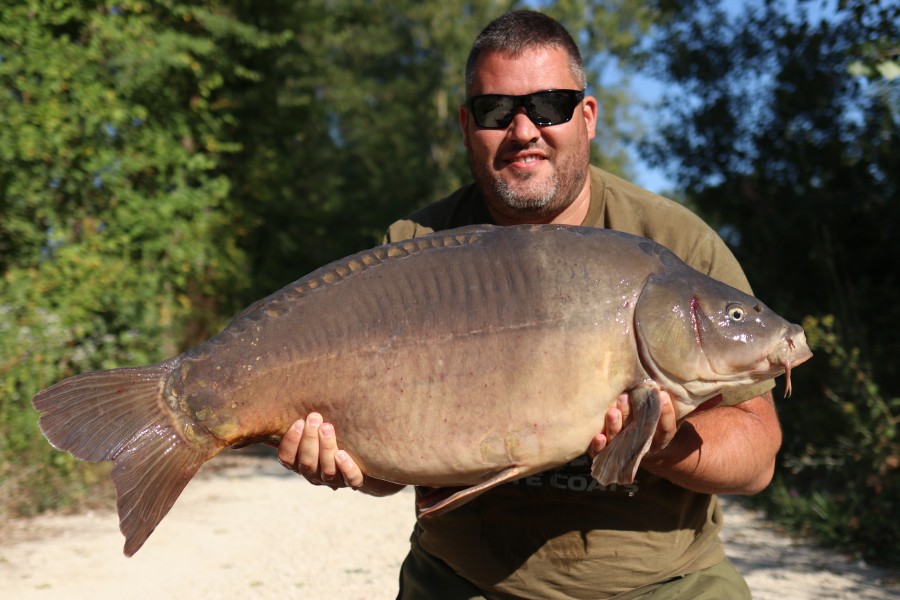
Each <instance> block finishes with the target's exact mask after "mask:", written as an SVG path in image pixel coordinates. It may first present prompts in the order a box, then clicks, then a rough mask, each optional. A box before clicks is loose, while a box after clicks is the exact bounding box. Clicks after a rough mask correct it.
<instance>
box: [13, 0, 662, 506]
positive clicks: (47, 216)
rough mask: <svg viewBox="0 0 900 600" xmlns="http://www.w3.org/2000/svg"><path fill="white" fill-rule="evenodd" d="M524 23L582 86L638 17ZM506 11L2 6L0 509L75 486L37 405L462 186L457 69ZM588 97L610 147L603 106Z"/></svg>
mask: <svg viewBox="0 0 900 600" xmlns="http://www.w3.org/2000/svg"><path fill="white" fill-rule="evenodd" d="M543 4H544V5H546V6H545V8H546V10H547V11H548V12H551V13H552V14H555V15H556V16H558V17H559V18H561V19H562V20H563V21H564V22H565V23H566V24H567V25H568V26H569V27H570V28H571V30H572V31H573V32H575V34H576V35H577V37H578V38H579V40H581V41H583V42H584V47H585V54H586V55H590V56H592V60H594V61H596V62H595V63H594V65H595V69H594V70H595V75H594V76H593V77H592V80H593V81H597V75H596V72H599V70H600V65H607V64H608V63H609V61H626V60H628V57H629V52H630V49H631V48H632V47H633V44H634V43H635V41H636V40H637V38H638V36H639V33H640V32H641V31H644V30H646V28H647V27H648V26H649V24H650V23H651V22H652V20H653V19H655V18H656V16H657V13H655V12H652V11H650V10H648V9H645V8H642V3H641V2H638V1H637V0H615V1H606V2H599V1H594V2H588V3H584V2H577V3H576V2H569V1H560V2H551V3H543ZM514 6H516V3H515V2H512V1H510V0H505V1H504V0H492V1H488V2H472V1H466V0H443V1H441V2H421V1H418V0H416V1H413V0H399V1H397V0H393V1H388V0H301V1H295V0H290V1H288V0H272V1H270V2H249V1H247V0H121V1H116V0H107V1H96V0H95V1H90V0H52V1H49V2H39V1H37V0H16V1H13V2H6V3H5V4H4V9H3V18H2V20H0V275H2V276H0V374H2V386H0V498H4V499H16V502H17V503H18V507H17V508H18V509H19V510H21V511H25V512H30V511H35V510H40V509H41V508H44V507H46V506H49V505H53V504H59V503H61V502H65V501H66V499H67V498H69V497H70V495H71V492H72V490H73V489H74V490H78V489H82V488H79V483H90V482H91V481H92V480H94V479H96V472H95V471H90V470H84V469H83V468H82V465H80V464H78V463H76V462H75V461H72V460H70V459H69V458H68V456H67V455H65V454H61V453H57V452H54V451H52V450H51V449H50V448H49V446H48V445H47V444H46V442H44V441H43V439H42V437H41V436H40V433H39V432H38V430H37V427H36V415H35V414H34V412H33V411H32V410H31V408H30V400H31V397H32V396H33V394H34V393H35V392H37V391H38V390H39V389H41V388H42V387H45V386H47V385H50V384H52V383H54V382H55V381H58V380H59V379H62V378H63V377H66V376H69V375H73V374H75V373H78V372H82V371H85V370H90V369H97V368H109V367H114V366H123V365H133V364H141V363H149V362H154V361H157V360H161V359H163V358H166V357H168V356H171V355H172V354H174V353H176V352H178V351H181V350H183V349H185V348H186V347H189V346H191V345H193V344H195V343H197V342H198V341H200V340H202V339H204V338H205V337H207V336H208V335H210V334H212V333H215V331H216V330H217V329H218V328H219V327H221V326H222V325H223V324H224V323H225V322H226V321H227V320H228V318H229V317H230V316H231V315H232V314H234V312H235V311H236V310H238V309H239V308H240V307H241V306H243V305H246V304H247V303H249V302H251V301H253V300H255V299H256V298H258V297H260V296H263V295H265V294H268V293H271V292H272V291H274V290H275V289H277V288H279V287H281V286H282V285H285V284H286V283H288V282H289V281H291V280H293V279H296V278H297V277H299V276H301V275H303V274H304V273H306V272H308V271H310V270H312V269H313V268H315V267H318V266H320V265H322V264H323V263H325V262H327V261H329V260H331V259H334V258H337V257H339V256H342V255H346V254H348V253H350V252H352V251H355V250H358V249H360V248H362V247H365V246H370V245H372V244H374V243H376V242H377V241H379V240H380V238H381V235H382V232H383V231H384V229H385V227H386V225H387V224H389V223H390V222H391V221H392V220H394V219H396V218H398V217H400V216H402V215H404V214H406V213H408V212H409V211H410V210H412V209H413V208H416V207H418V206H421V205H423V204H425V203H427V202H430V201H433V200H435V199H437V198H439V197H441V196H442V195H445V194H447V193H449V192H450V191H452V190H453V189H454V188H455V187H457V186H459V185H460V184H462V183H464V182H465V181H467V180H468V172H467V166H466V160H465V156H464V152H463V148H462V145H461V141H460V136H459V133H458V131H457V123H456V114H457V108H458V106H459V105H460V104H461V103H462V102H463V100H464V89H463V70H464V63H465V59H466V55H467V53H468V49H469V46H470V44H471V42H472V39H473V38H474V36H475V35H476V34H477V33H478V31H479V30H480V29H481V28H482V27H483V26H484V25H485V24H486V23H487V22H488V21H489V20H490V19H492V18H493V17H495V16H497V15H499V14H501V13H502V12H504V11H506V10H508V9H510V8H512V7H514ZM611 9H612V10H611ZM598 32H602V34H603V35H602V36H599V35H596V34H597V33H598ZM604 61H605V62H604ZM596 92H597V94H598V95H600V97H601V99H602V102H603V116H602V121H603V122H604V124H605V125H604V127H603V131H604V134H603V135H604V136H605V138H604V139H605V140H606V142H605V145H609V146H611V144H612V140H614V139H615V138H616V132H617V131H618V130H619V129H618V128H619V126H620V125H621V124H622V122H623V114H624V111H623V105H624V103H625V99H626V98H625V96H624V95H623V93H622V91H621V90H620V89H616V88H612V87H611V88H597V89H596ZM595 150H596V151H595V155H596V161H597V162H600V163H603V164H604V165H605V166H607V167H608V168H612V169H613V170H616V171H620V172H621V171H623V170H624V169H625V168H626V167H625V164H624V163H623V157H622V155H621V153H619V152H605V151H604V150H603V149H602V148H599V147H598V148H597V149H595ZM47 465H50V466H52V467H53V468H50V469H48V468H46V467H47ZM48 487H50V488H53V490H54V493H49V494H48V493H46V492H47V488H48ZM55 491H58V492H59V494H56V493H55ZM76 500H77V499H76Z"/></svg>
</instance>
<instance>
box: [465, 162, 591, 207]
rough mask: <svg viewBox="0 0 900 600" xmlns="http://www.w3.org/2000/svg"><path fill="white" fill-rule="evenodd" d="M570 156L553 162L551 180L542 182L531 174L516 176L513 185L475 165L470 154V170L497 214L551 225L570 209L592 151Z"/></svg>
mask: <svg viewBox="0 0 900 600" xmlns="http://www.w3.org/2000/svg"><path fill="white" fill-rule="evenodd" d="M545 152H546V151H545ZM571 154H572V156H570V157H568V159H567V160H566V159H564V160H557V161H555V162H554V166H555V169H554V170H553V172H552V173H551V175H550V177H547V178H546V179H543V180H539V179H536V178H535V176H533V175H532V174H529V173H514V175H513V176H514V177H515V181H514V182H512V184H510V182H507V181H506V180H505V179H504V178H503V177H502V176H501V175H500V173H499V172H497V171H495V170H494V169H492V168H490V167H489V166H487V165H485V164H484V163H478V164H476V162H475V160H474V159H473V157H472V155H471V154H469V166H470V168H471V171H472V176H473V177H474V178H475V182H476V184H477V185H478V187H479V189H481V191H482V193H483V194H484V195H485V199H486V201H487V203H488V205H489V206H490V207H491V208H492V209H493V210H494V211H496V212H499V213H500V214H502V215H504V216H505V217H506V218H508V219H511V220H514V221H520V222H529V221H548V220H550V219H552V218H553V217H555V216H556V215H558V214H560V213H561V212H562V211H564V210H565V209H566V208H568V207H569V205H571V204H572V203H573V202H574V201H575V198H576V197H577V196H578V194H579V192H580V191H581V189H582V186H583V185H584V178H585V177H586V174H587V169H588V164H589V162H590V149H589V148H585V149H583V151H581V152H573V153H571ZM553 158H554V155H551V154H548V160H553Z"/></svg>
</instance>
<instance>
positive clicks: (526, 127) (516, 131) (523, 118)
mask: <svg viewBox="0 0 900 600" xmlns="http://www.w3.org/2000/svg"><path fill="white" fill-rule="evenodd" d="M506 132H507V138H508V139H510V140H512V141H515V142H519V143H521V144H527V143H530V142H533V141H535V140H536V139H538V138H539V137H541V129H540V127H538V126H537V125H535V124H534V122H533V121H532V120H531V119H529V118H528V114H527V113H526V112H525V109H524V108H523V107H519V108H518V109H517V110H516V114H515V115H514V116H513V119H512V121H510V123H509V127H507V129H506Z"/></svg>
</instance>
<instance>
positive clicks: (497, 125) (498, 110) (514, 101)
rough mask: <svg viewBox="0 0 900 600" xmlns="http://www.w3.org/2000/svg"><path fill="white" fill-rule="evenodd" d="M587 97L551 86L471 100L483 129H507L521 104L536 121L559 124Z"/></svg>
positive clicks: (473, 113)
mask: <svg viewBox="0 0 900 600" xmlns="http://www.w3.org/2000/svg"><path fill="white" fill-rule="evenodd" d="M582 98H584V92H581V91H577V90H551V91H546V92H535V93H533V94H526V95H524V96H505V95H502V94H486V95H484V96H475V97H474V98H472V99H470V100H469V108H470V110H471V111H472V116H473V117H474V119H475V124H476V125H478V126H479V127H482V128H484V129H504V128H506V127H508V126H509V124H510V122H512V120H513V117H514V116H515V114H516V110H517V109H518V108H519V107H520V106H521V107H523V108H524V109H525V112H526V113H527V115H528V118H529V119H531V121H532V122H533V123H534V124H535V125H539V126H541V127H548V126H550V125H559V124H561V123H565V122H567V121H569V120H570V119H571V118H572V114H573V113H574V111H575V107H576V106H577V105H578V103H579V102H581V99H582Z"/></svg>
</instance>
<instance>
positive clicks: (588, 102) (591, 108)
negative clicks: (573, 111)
mask: <svg viewBox="0 0 900 600" xmlns="http://www.w3.org/2000/svg"><path fill="white" fill-rule="evenodd" d="M597 108H598V103H597V99H596V98H594V97H593V96H585V97H584V100H583V101H582V102H581V112H582V114H583V115H584V127H585V129H586V130H587V134H588V139H589V140H592V139H594V136H596V135H597Z"/></svg>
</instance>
